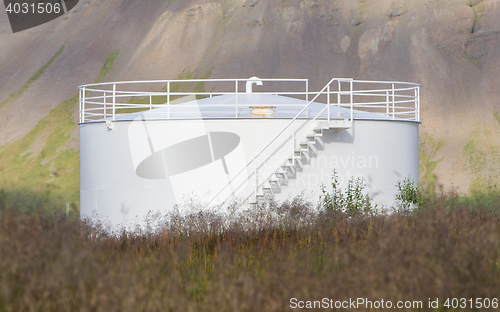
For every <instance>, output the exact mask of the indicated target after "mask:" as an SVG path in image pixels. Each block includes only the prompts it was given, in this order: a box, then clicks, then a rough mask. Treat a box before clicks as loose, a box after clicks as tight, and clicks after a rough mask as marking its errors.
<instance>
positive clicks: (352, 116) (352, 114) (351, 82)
mask: <svg viewBox="0 0 500 312" xmlns="http://www.w3.org/2000/svg"><path fill="white" fill-rule="evenodd" d="M349 85H350V88H351V94H350V96H351V122H352V121H353V119H354V112H353V108H354V107H353V106H354V93H353V92H354V81H353V80H351V81H349Z"/></svg>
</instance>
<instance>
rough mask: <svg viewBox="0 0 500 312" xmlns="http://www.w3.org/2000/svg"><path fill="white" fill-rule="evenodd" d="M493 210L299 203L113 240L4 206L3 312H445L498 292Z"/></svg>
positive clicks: (447, 201)
mask: <svg viewBox="0 0 500 312" xmlns="http://www.w3.org/2000/svg"><path fill="white" fill-rule="evenodd" d="M494 204H495V206H496V207H497V208H496V211H495V212H491V211H485V210H484V209H482V207H481V206H480V205H479V206H478V205H476V206H473V207H472V206H468V204H464V203H461V202H460V201H458V200H457V198H456V197H453V196H451V197H446V198H445V197H443V198H438V199H436V200H434V201H433V202H429V203H427V204H424V206H423V207H422V208H421V210H420V211H419V212H418V213H417V214H416V215H415V216H414V217H412V218H406V217H404V216H400V215H391V216H373V217H351V218H349V217H347V215H344V214H342V213H339V212H334V211H330V212H317V211H315V210H314V209H313V207H312V206H310V205H307V204H305V203H304V202H302V201H301V200H300V199H296V200H294V201H293V202H291V203H285V204H284V205H282V206H278V205H269V206H266V207H259V208H258V209H256V210H255V211H253V212H252V213H250V214H248V215H243V216H240V217H238V218H233V219H231V221H228V220H227V219H224V218H223V217H222V216H220V215H218V214H215V213H210V212H206V213H196V214H193V215H188V216H184V217H181V216H174V218H171V219H170V222H169V223H164V225H163V226H162V227H160V228H158V229H156V230H149V231H142V232H138V233H135V234H127V233H121V234H120V233H118V234H116V235H111V234H109V233H107V232H105V231H102V230H101V229H100V228H99V227H98V226H91V225H90V224H89V223H87V222H85V221H78V220H72V219H71V218H66V217H65V216H58V217H55V218H51V219H46V218H43V217H40V216H39V215H36V214H35V215H33V216H26V215H25V214H22V213H18V212H17V211H19V209H17V208H18V207H14V206H12V209H8V208H7V203H6V202H2V201H0V212H2V213H1V214H0V222H1V224H2V226H0V272H2V274H0V311H288V310H291V309H290V308H289V307H290V299H291V298H298V300H322V298H332V299H335V300H349V298H367V299H369V300H373V301H375V300H381V299H384V301H388V300H390V301H392V302H397V301H399V300H411V301H415V300H421V301H423V302H424V303H425V304H427V302H428V300H429V298H432V300H435V298H439V300H440V303H441V307H440V308H439V309H437V311H443V310H445V309H444V307H443V306H442V303H443V302H444V301H445V299H446V298H490V299H492V298H497V297H498V294H499V293H500V265H499V263H500V218H499V215H498V207H499V204H500V201H499V200H498V199H497V200H496V201H495V203H494ZM424 306H425V305H424ZM374 310H375V309H374ZM424 310H428V309H424ZM435 311H436V310H435Z"/></svg>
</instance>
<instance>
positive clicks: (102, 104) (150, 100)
mask: <svg viewBox="0 0 500 312" xmlns="http://www.w3.org/2000/svg"><path fill="white" fill-rule="evenodd" d="M333 81H336V82H337V83H336V84H333V85H332V82H333ZM255 82H264V85H266V83H265V82H272V83H273V84H277V83H287V84H290V83H300V84H302V85H303V86H302V87H300V88H296V90H297V89H301V91H289V90H284V91H260V92H255V91H253V90H250V92H254V93H258V94H273V95H280V96H286V97H291V98H298V99H303V100H304V104H303V107H306V106H309V104H310V103H311V102H310V101H309V97H310V96H311V95H314V96H315V101H317V102H318V103H321V102H323V103H324V104H327V105H326V109H327V115H328V120H330V116H333V115H334V114H335V112H337V114H338V113H339V112H340V110H341V108H346V109H349V110H350V116H349V117H350V119H351V120H352V119H353V111H354V110H359V111H366V112H371V113H375V114H380V115H383V116H386V117H389V118H392V119H396V118H397V119H406V120H412V121H420V85H418V84H414V83H408V82H392V81H366V80H353V79H350V78H336V79H333V80H332V81H331V82H330V83H329V84H328V85H327V87H325V88H323V90H321V91H320V92H309V81H308V79H260V78H257V77H252V78H249V79H184V80H150V81H123V82H106V83H98V84H88V85H82V86H80V87H79V90H80V93H79V94H80V96H79V122H80V123H88V122H103V121H105V120H111V121H114V120H116V118H117V116H118V115H124V114H129V113H133V112H139V111H145V110H150V111H152V112H151V113H152V114H154V109H156V108H165V107H166V110H167V114H166V116H165V114H162V115H161V117H158V118H159V119H179V118H190V117H192V116H189V115H188V112H189V108H190V107H193V106H195V105H194V104H193V105H189V103H186V104H183V105H182V106H177V105H176V106H177V107H176V116H172V114H171V111H170V108H171V106H172V105H174V102H175V100H176V99H179V98H181V97H186V96H195V97H196V98H197V99H203V98H207V97H214V96H221V95H228V94H231V95H235V100H234V102H232V103H224V104H220V103H219V104H207V106H210V107H213V108H231V109H234V115H233V116H232V117H230V118H236V119H238V118H243V117H242V114H241V112H242V111H244V110H247V109H248V107H242V106H241V104H240V103H238V96H241V95H243V94H248V93H249V92H248V90H243V88H241V87H240V84H241V83H245V84H247V86H248V84H249V83H250V86H251V84H253V83H255ZM207 83H210V84H215V83H217V84H224V85H225V88H224V89H223V90H221V91H216V90H215V89H213V90H211V91H204V88H203V86H205V84H207ZM346 85H347V87H346ZM139 86H146V87H149V89H150V90H160V91H130V90H129V89H131V88H136V89H139V88H140V87H139ZM189 87H191V88H194V90H193V91H186V89H187V88H189ZM205 87H206V86H205ZM197 89H198V90H197ZM250 89H251V87H250ZM219 90H220V89H219ZM302 90H303V91H302ZM199 103H200V104H201V103H203V102H199ZM196 105H198V104H196ZM203 105H205V104H203ZM273 105H275V104H273ZM275 106H276V105H275ZM277 106H279V104H278V105H277ZM282 106H289V105H288V104H282ZM295 106H296V105H295ZM182 108H186V111H185V112H183V111H182ZM304 111H305V116H304V117H305V118H308V117H309V116H308V110H304ZM183 114H185V115H186V116H185V117H183ZM245 116H247V115H245ZM300 117H301V118H302V115H301V116H300ZM214 118H215V117H214ZM223 118H228V117H227V116H225V117H223Z"/></svg>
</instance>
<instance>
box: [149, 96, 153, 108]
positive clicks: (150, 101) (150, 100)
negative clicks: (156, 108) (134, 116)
mask: <svg viewBox="0 0 500 312" xmlns="http://www.w3.org/2000/svg"><path fill="white" fill-rule="evenodd" d="M152 105H153V96H152V95H151V94H150V95H149V110H152V109H153V106H152Z"/></svg>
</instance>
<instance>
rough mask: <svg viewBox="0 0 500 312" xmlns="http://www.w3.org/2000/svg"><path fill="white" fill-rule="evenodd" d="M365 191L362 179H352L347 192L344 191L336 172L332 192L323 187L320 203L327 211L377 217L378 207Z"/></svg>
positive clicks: (334, 172) (333, 177) (348, 183)
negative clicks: (372, 202)
mask: <svg viewBox="0 0 500 312" xmlns="http://www.w3.org/2000/svg"><path fill="white" fill-rule="evenodd" d="M364 190H365V181H364V179H362V178H357V179H354V178H351V179H350V180H349V181H348V182H347V187H346V188H345V190H342V189H341V188H340V186H339V182H338V174H337V172H336V171H335V170H334V171H333V176H332V192H331V193H329V192H328V191H327V190H326V187H325V186H324V185H322V186H321V193H322V194H321V196H320V203H321V204H322V206H323V208H324V209H326V210H332V211H340V212H342V213H345V214H347V215H348V216H350V217H353V216H360V215H361V216H373V215H377V214H378V209H377V206H376V205H375V206H373V205H372V204H371V200H370V195H369V194H368V193H366V192H364Z"/></svg>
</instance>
